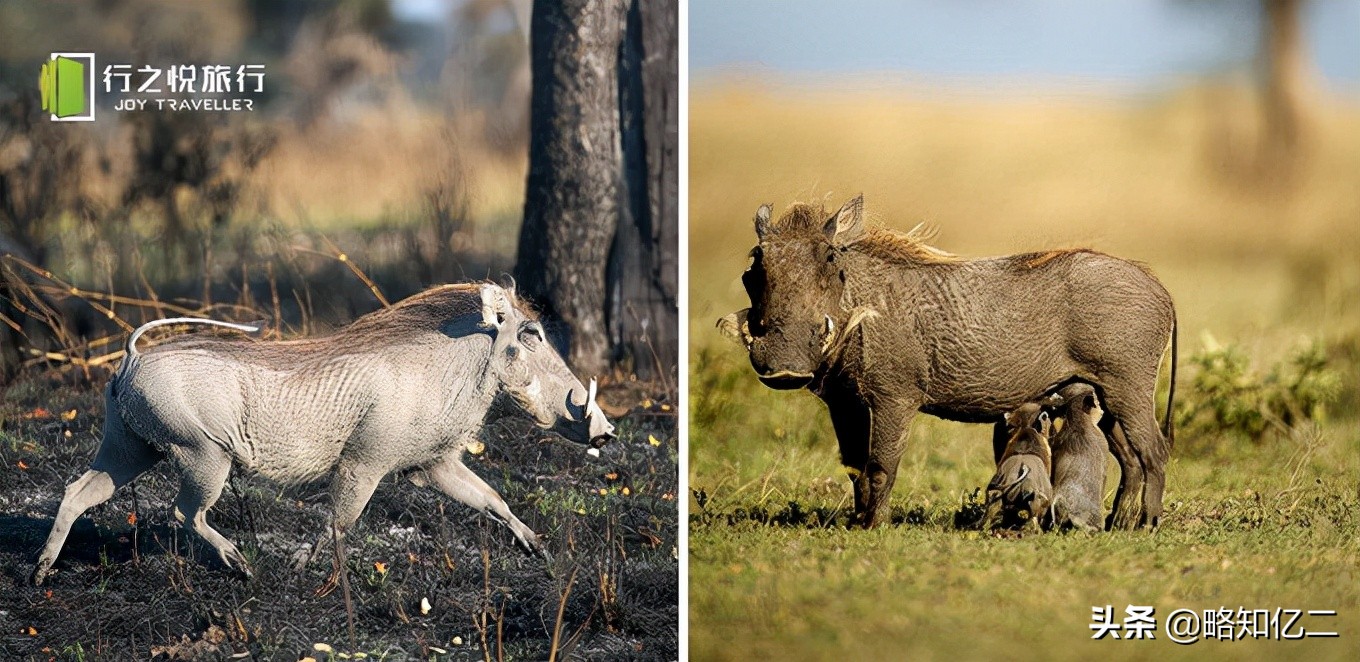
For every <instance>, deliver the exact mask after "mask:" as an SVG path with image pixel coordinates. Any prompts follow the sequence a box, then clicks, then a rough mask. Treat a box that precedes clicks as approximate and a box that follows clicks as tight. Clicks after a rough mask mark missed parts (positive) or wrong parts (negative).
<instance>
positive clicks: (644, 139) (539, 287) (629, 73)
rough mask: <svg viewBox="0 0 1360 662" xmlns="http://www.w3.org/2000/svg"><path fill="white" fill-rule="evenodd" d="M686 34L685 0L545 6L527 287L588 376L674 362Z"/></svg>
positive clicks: (524, 244)
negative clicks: (680, 39)
mask: <svg viewBox="0 0 1360 662" xmlns="http://www.w3.org/2000/svg"><path fill="white" fill-rule="evenodd" d="M676 24H677V18H676V5H675V3H674V1H673V0H666V2H661V3H642V2H638V1H637V0H633V1H631V2H630V1H626V0H595V1H593V2H592V1H587V0H567V1H564V2H536V3H534V7H533V13H532V16H531V19H530V44H531V68H532V72H533V92H532V101H531V110H530V136H531V137H530V144H529V177H528V182H527V192H526V196H525V205H524V224H523V226H522V227H521V229H520V237H519V255H518V259H517V261H516V266H515V277H516V279H517V280H518V281H519V286H520V289H521V291H522V292H523V293H524V294H526V295H528V296H529V297H530V298H532V299H533V300H535V301H536V302H537V303H538V304H539V305H540V306H541V307H542V309H543V311H544V313H545V314H546V316H547V317H548V318H550V319H555V320H559V321H560V322H561V323H562V324H561V325H560V326H559V327H558V330H559V331H561V333H559V334H556V335H557V336H558V339H559V343H563V344H565V349H566V352H565V353H566V355H567V358H568V361H569V362H570V363H571V364H572V366H574V367H575V368H576V369H577V370H578V371H580V372H583V373H587V374H592V373H593V374H599V373H603V372H605V371H606V370H608V369H609V368H610V367H611V366H619V367H621V368H623V369H625V370H632V371H634V372H637V373H638V374H639V375H640V376H643V377H644V378H646V377H653V376H657V375H655V372H656V370H655V369H656V368H657V367H658V366H659V367H660V368H661V370H663V371H665V372H669V371H671V370H672V369H673V368H674V366H675V361H676V355H677V353H678V343H677V337H676V333H677V327H678V323H679V311H678V308H677V307H676V303H677V293H678V283H677V264H676V262H677V260H676V256H677V252H678V250H677V247H678V245H677V241H678V236H679V235H678V218H677V191H676V186H677V184H676V179H675V178H676V163H677V162H676V143H677V135H678V133H677V129H676V127H677V118H678V103H677V99H676V89H677V88H676V77H677V69H676V62H677V54H676V47H677V39H676ZM550 328H551V327H550Z"/></svg>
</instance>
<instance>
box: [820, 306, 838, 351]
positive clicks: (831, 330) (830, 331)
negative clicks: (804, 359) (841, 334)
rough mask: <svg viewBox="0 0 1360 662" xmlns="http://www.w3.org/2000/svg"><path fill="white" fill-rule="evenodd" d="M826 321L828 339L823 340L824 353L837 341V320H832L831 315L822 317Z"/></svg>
mask: <svg viewBox="0 0 1360 662" xmlns="http://www.w3.org/2000/svg"><path fill="white" fill-rule="evenodd" d="M822 317H823V318H824V319H825V320H826V338H824V339H822V353H823V354H825V353H826V351H827V350H829V349H831V343H833V342H835V341H836V320H833V319H831V316H830V315H822Z"/></svg>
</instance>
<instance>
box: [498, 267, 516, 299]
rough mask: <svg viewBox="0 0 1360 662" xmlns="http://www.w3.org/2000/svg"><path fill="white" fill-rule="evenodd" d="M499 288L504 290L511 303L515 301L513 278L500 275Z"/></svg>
mask: <svg viewBox="0 0 1360 662" xmlns="http://www.w3.org/2000/svg"><path fill="white" fill-rule="evenodd" d="M501 287H503V288H505V292H506V295H507V296H508V297H509V298H510V300H511V301H514V300H515V277H514V276H511V275H510V274H501Z"/></svg>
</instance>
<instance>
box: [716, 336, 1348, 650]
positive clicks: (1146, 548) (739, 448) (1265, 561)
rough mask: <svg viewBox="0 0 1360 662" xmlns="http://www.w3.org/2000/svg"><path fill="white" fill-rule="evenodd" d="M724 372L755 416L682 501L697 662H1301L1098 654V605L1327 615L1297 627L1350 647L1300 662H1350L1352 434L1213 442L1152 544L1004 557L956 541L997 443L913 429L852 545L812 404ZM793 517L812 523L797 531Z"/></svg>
mask: <svg viewBox="0 0 1360 662" xmlns="http://www.w3.org/2000/svg"><path fill="white" fill-rule="evenodd" d="M726 358H731V357H726V356H725V359H726ZM736 358H741V357H740V355H738V356H737V357H736ZM719 362H720V363H723V364H724V365H725V366H726V368H727V370H719V371H717V374H720V375H723V376H725V377H728V378H731V379H733V384H732V388H731V390H729V391H727V392H726V396H727V397H726V398H725V400H726V401H727V402H740V403H750V404H753V405H756V406H752V407H751V409H752V410H753V412H756V413H754V414H753V418H752V419H743V420H742V421H741V422H740V423H734V422H730V421H729V423H730V424H729V425H727V426H725V427H724V430H725V434H723V435H722V437H721V438H719V437H717V436H715V435H713V434H712V432H711V430H710V429H709V428H706V427H704V426H702V425H698V424H696V425H695V426H694V427H693V428H691V430H692V432H691V449H692V451H691V452H692V462H691V487H692V488H693V489H695V490H699V491H702V493H703V494H704V495H705V497H706V500H705V504H704V506H703V507H700V506H699V505H698V503H697V502H696V500H694V499H693V497H692V499H691V512H692V515H691V519H690V586H691V587H692V588H691V593H690V633H691V638H690V645H691V649H690V650H691V652H692V654H693V655H694V657H695V659H752V658H754V659H785V658H790V657H794V658H810V659H829V658H836V657H840V656H842V655H844V654H853V655H854V656H855V657H856V658H859V659H873V658H876V657H877V658H893V657H897V656H898V655H899V654H901V653H902V652H903V651H911V652H912V657H913V658H914V659H935V658H957V657H960V656H961V657H962V658H963V659H972V658H977V657H980V656H984V655H991V656H995V655H996V654H998V653H1000V654H1001V655H1000V656H1001V657H1003V658H1004V657H1012V656H1013V657H1030V655H1029V654H1025V652H1026V651H1030V652H1032V651H1037V650H1043V651H1047V653H1046V655H1045V656H1046V657H1056V658H1061V659H1079V658H1089V657H1092V656H1096V655H1099V656H1102V657H1105V656H1109V657H1115V658H1142V657H1147V656H1151V655H1158V656H1161V655H1170V656H1176V657H1189V656H1195V657H1202V656H1205V655H1212V656H1216V657H1238V656H1241V657H1248V658H1275V657H1292V656H1295V655H1298V654H1299V653H1301V652H1302V651H1303V650H1305V649H1304V648H1301V647H1300V645H1299V644H1297V643H1295V642H1273V641H1272V642H1266V641H1262V642H1254V643H1253V642H1245V643H1244V642H1231V643H1229V642H1218V641H1207V642H1200V643H1198V644H1195V645H1192V646H1186V647H1182V646H1176V645H1172V644H1169V643H1168V642H1166V641H1165V637H1166V635H1165V631H1164V630H1159V632H1158V639H1159V641H1158V642H1156V643H1146V642H1136V643H1135V642H1112V641H1100V642H1095V641H1090V636H1091V632H1090V630H1089V629H1088V626H1089V625H1090V623H1091V622H1092V620H1091V608H1092V607H1093V606H1102V605H1106V604H1109V605H1112V606H1114V607H1115V610H1116V612H1117V613H1118V614H1120V615H1121V618H1122V613H1123V609H1124V607H1125V606H1127V605H1130V604H1133V605H1152V606H1155V607H1156V608H1157V613H1158V614H1159V615H1163V616H1164V615H1166V614H1169V613H1171V612H1172V611H1174V610H1176V609H1180V608H1188V609H1195V610H1201V611H1202V610H1204V609H1211V608H1214V609H1216V608H1220V607H1231V608H1233V609H1237V608H1239V607H1246V608H1248V609H1257V608H1260V609H1274V608H1276V607H1282V608H1297V609H1335V610H1337V611H1338V612H1340V616H1339V617H1337V618H1326V617H1315V618H1314V619H1312V620H1305V621H1304V626H1305V627H1313V628H1315V629H1319V630H1329V631H1341V632H1342V633H1343V637H1342V638H1341V639H1338V640H1322V639H1312V640H1309V641H1308V643H1307V645H1306V650H1307V651H1308V653H1307V654H1308V656H1309V657H1314V658H1318V659H1336V658H1346V657H1348V656H1349V655H1351V654H1353V653H1354V651H1355V650H1356V647H1357V639H1356V637H1360V618H1357V616H1360V599H1358V598H1360V591H1357V589H1356V585H1357V583H1358V582H1360V569H1358V568H1360V533H1357V525H1358V524H1360V500H1358V498H1357V485H1356V482H1355V477H1356V476H1357V475H1360V432H1357V429H1356V425H1355V422H1354V421H1353V420H1351V421H1345V422H1338V423H1337V424H1334V425H1331V426H1328V427H1327V428H1324V429H1318V428H1306V429H1303V430H1301V431H1298V432H1296V433H1295V434H1294V435H1292V437H1291V438H1288V439H1279V440H1275V441H1274V443H1253V442H1249V441H1240V440H1238V441H1234V440H1232V439H1224V440H1218V442H1217V443H1213V444H1208V443H1200V444H1198V446H1197V450H1195V451H1194V454H1193V455H1191V454H1190V453H1189V452H1186V453H1176V454H1173V457H1172V461H1171V466H1170V467H1169V470H1168V486H1167V497H1168V499H1167V512H1166V516H1165V523H1164V524H1163V526H1162V527H1161V528H1160V529H1159V530H1158V531H1157V532H1156V533H1154V534H1148V533H1142V532H1135V533H1122V532H1120V533H1107V534H1099V535H1083V534H1073V535H1060V534H1045V535H1039V536H1028V537H1024V538H1010V537H993V536H991V535H989V534H985V533H979V532H977V531H966V530H958V529H955V528H954V525H953V515H954V513H955V511H957V510H958V509H959V507H960V502H961V500H962V499H963V498H964V497H966V496H967V495H968V494H970V493H971V492H972V491H973V490H974V489H975V488H977V487H979V486H980V485H982V484H985V482H986V480H987V479H988V478H989V477H990V475H991V471H992V468H993V465H992V461H991V449H990V444H989V439H990V431H989V430H987V429H985V428H983V427H980V426H967V425H961V424H952V423H947V422H943V421H939V420H936V419H933V418H930V417H925V416H922V417H920V418H918V419H917V423H916V425H915V426H914V428H913V430H912V436H911V440H910V445H909V449H908V451H907V454H906V456H905V457H904V458H903V461H902V466H901V470H900V471H899V473H898V483H897V486H896V489H895V491H894V498H893V504H894V520H895V522H896V523H895V524H894V525H892V526H887V527H883V528H879V529H875V530H871V531H862V530H858V529H855V530H848V529H846V528H845V512H846V509H847V508H848V507H849V506H848V493H849V481H848V480H847V479H846V478H845V476H844V473H843V471H842V470H841V469H840V466H839V462H838V461H837V458H836V451H835V447H836V446H835V437H834V436H833V434H832V432H831V430H830V425H829V423H828V422H827V420H826V416H825V414H824V412H823V411H822V410H821V405H820V403H819V402H817V401H815V400H814V399H813V398H812V397H811V396H809V395H806V394H798V395H790V394H786V393H774V392H769V394H768V395H767V394H762V393H760V390H764V388H763V387H761V386H760V385H759V384H757V383H755V380H754V379H748V378H744V377H743V376H742V375H741V370H743V369H744V368H743V367H742V366H740V365H730V364H727V362H726V361H725V360H720V361H719ZM733 363H735V362H733ZM705 368H706V369H708V370H714V368H713V366H712V363H709V364H706V366H705V364H700V366H698V367H697V368H696V369H701V370H702V369H705ZM696 388H697V386H696ZM715 399H716V398H715ZM694 402H695V405H694V406H695V415H696V417H699V416H702V415H703V413H704V411H705V407H709V408H712V407H714V406H715V405H714V404H713V403H706V402H705V401H704V399H703V398H702V397H701V396H698V395H697V393H696V397H695V398H694ZM781 402H782V403H783V404H782V405H781V404H780V403H781ZM763 405H769V407H768V408H766V407H764V406H763ZM772 421H778V423H773V422H772ZM781 432H782V435H781ZM1107 478H1108V480H1107V497H1108V496H1110V495H1111V494H1112V492H1113V489H1114V486H1115V483H1116V481H1117V473H1116V470H1115V467H1114V466H1113V462H1111V467H1110V470H1109V472H1108V474H1107ZM791 504H796V506H792V507H791ZM1107 504H1108V500H1107ZM795 509H796V510H795ZM791 510H793V511H794V513H797V512H798V511H801V512H802V513H809V512H810V513H812V515H810V516H805V517H800V516H798V515H797V514H795V515H794V516H793V517H790V511H791ZM832 513H834V514H835V515H834V517H832V518H830V519H831V521H826V519H827V517H826V516H827V515H829V514H832ZM819 515H821V517H819ZM770 520H773V521H774V523H766V522H767V521H770ZM790 520H792V523H791V521H790ZM1159 622H1160V621H1159ZM1007 651H1009V653H1008V652H1007ZM1348 651H1349V652H1348Z"/></svg>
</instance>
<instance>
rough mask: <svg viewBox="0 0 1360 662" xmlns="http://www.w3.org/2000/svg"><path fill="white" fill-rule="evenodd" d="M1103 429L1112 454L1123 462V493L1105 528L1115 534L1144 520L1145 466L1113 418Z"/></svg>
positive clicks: (1116, 498)
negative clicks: (1142, 498) (1115, 531)
mask: <svg viewBox="0 0 1360 662" xmlns="http://www.w3.org/2000/svg"><path fill="white" fill-rule="evenodd" d="M1099 425H1100V429H1101V431H1102V432H1104V433H1105V440H1106V441H1108V442H1109V445H1110V452H1111V453H1113V454H1114V459H1115V460H1116V461H1118V462H1119V489H1117V490H1116V491H1115V493H1114V507H1113V508H1111V509H1110V514H1109V516H1107V517H1106V518H1105V528H1107V529H1110V530H1112V531H1113V530H1115V529H1132V528H1134V527H1136V526H1137V525H1138V520H1139V518H1141V517H1142V516H1143V504H1142V502H1141V497H1142V494H1143V463H1142V462H1140V461H1139V460H1138V455H1137V454H1135V453H1134V452H1133V447H1132V446H1129V440H1128V437H1126V436H1125V435H1124V429H1123V428H1122V427H1120V426H1119V423H1118V421H1116V419H1115V417H1114V415H1113V414H1109V413H1107V414H1106V415H1105V417H1104V418H1102V419H1101V420H1100V423H1099Z"/></svg>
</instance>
